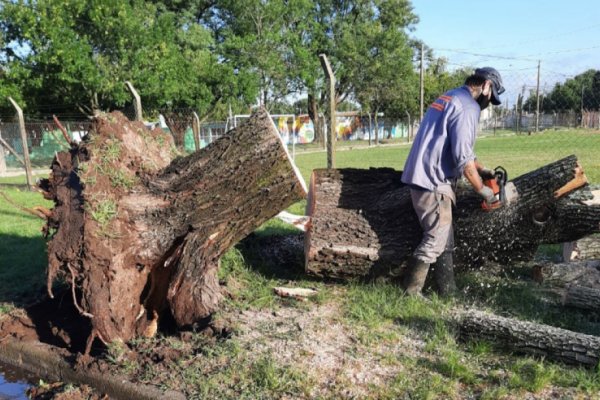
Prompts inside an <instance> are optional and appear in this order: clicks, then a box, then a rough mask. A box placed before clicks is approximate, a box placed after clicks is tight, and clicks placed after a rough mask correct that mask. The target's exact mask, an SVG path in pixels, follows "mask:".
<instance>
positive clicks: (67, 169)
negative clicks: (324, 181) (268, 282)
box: [41, 110, 306, 344]
mask: <svg viewBox="0 0 600 400" xmlns="http://www.w3.org/2000/svg"><path fill="white" fill-rule="evenodd" d="M173 152H174V150H173V141H172V139H171V137H170V136H168V135H166V134H164V133H163V132H162V130H160V129H156V130H154V131H148V130H147V129H146V128H145V127H144V125H143V124H142V123H141V122H130V121H128V120H127V119H126V118H125V117H124V116H123V115H122V114H120V113H112V114H109V115H105V116H101V117H98V118H97V119H96V120H95V121H94V127H93V129H92V130H91V132H90V135H89V136H88V138H87V139H86V140H85V141H84V142H83V143H82V144H81V145H79V146H76V147H73V148H72V149H71V151H70V152H62V153H59V154H58V155H57V157H56V159H55V160H54V162H53V164H52V174H51V176H50V179H49V180H47V181H45V182H43V183H42V184H41V187H42V189H43V190H45V192H46V193H45V196H46V197H47V198H49V199H53V200H54V201H55V208H54V209H53V212H52V216H51V217H50V219H49V221H48V224H47V227H46V232H47V234H48V236H49V238H50V239H49V242H48V256H49V268H48V290H49V292H50V293H51V288H52V283H53V281H54V280H55V278H56V277H57V276H58V275H62V276H64V277H65V279H66V281H67V282H69V283H71V285H72V286H73V295H74V297H75V298H76V301H75V304H76V306H77V307H78V309H79V311H80V313H82V314H83V315H86V316H87V317H89V318H90V320H91V323H92V327H93V331H92V337H91V338H90V342H89V343H88V344H91V340H93V337H98V338H100V339H101V340H103V341H104V342H109V341H112V340H115V339H121V340H128V339H130V338H132V337H134V336H136V335H141V334H145V335H152V334H153V333H154V332H155V330H156V324H157V319H158V318H159V316H161V315H162V313H163V311H165V310H166V309H168V310H169V311H170V312H171V314H172V315H173V317H174V319H175V321H176V322H177V324H178V325H179V326H184V325H190V324H193V323H195V322H197V321H199V320H202V319H203V318H206V317H207V316H209V315H210V314H211V313H212V312H214V311H215V310H216V308H217V304H218V301H219V298H220V292H219V283H218V280H217V269H218V266H219V258H220V257H221V255H222V254H223V253H224V252H225V251H226V250H227V249H228V248H229V247H230V246H232V245H233V244H235V243H236V242H237V241H239V240H240V239H242V238H244V237H245V236H246V235H248V234H249V233H251V232H252V231H253V230H254V229H255V228H257V227H258V226H260V225H261V224H262V223H264V222H265V221H267V220H268V219H269V218H271V217H273V216H274V215H276V214H277V213H278V212H279V211H281V210H283V209H285V208H286V207H287V206H289V205H290V204H292V203H294V202H296V201H297V200H298V199H300V198H302V197H304V195H305V193H306V189H305V185H304V182H303V181H302V178H301V176H300V175H299V174H298V172H297V171H296V169H295V167H294V166H293V164H292V163H291V161H290V159H289V155H288V154H287V150H286V149H285V146H283V143H282V142H281V139H280V137H279V135H278V132H277V130H276V128H275V126H274V125H273V122H272V120H271V118H270V116H269V115H268V113H267V112H266V111H264V110H259V111H258V112H256V113H255V114H254V115H253V116H252V117H251V118H250V119H248V120H247V121H246V122H245V123H244V124H243V125H241V126H240V127H238V128H236V129H234V130H232V131H230V132H229V134H228V135H227V136H225V137H223V138H222V139H220V140H218V141H216V142H214V143H213V144H212V145H210V146H208V147H207V148H206V149H204V150H202V151H199V152H196V153H194V154H192V155H190V156H187V157H179V158H176V159H175V160H173V161H171V157H172V156H173Z"/></svg>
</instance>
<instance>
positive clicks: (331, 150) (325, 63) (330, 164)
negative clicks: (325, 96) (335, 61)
mask: <svg viewBox="0 0 600 400" xmlns="http://www.w3.org/2000/svg"><path fill="white" fill-rule="evenodd" d="M319 59H320V60H321V66H322V67H323V70H324V71H325V75H327V80H329V121H330V122H329V132H328V137H327V169H332V168H335V160H334V156H335V133H336V131H337V130H336V127H335V123H336V121H335V75H334V74H333V70H332V69H331V65H330V64H329V60H328V59H327V56H326V55H325V54H319Z"/></svg>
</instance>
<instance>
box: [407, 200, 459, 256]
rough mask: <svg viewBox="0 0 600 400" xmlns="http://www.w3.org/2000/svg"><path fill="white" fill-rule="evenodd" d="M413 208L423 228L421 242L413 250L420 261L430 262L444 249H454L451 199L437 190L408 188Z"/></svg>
mask: <svg viewBox="0 0 600 400" xmlns="http://www.w3.org/2000/svg"><path fill="white" fill-rule="evenodd" d="M410 196H411V199H412V204H413V208H414V209H415V212H416V213H417V218H418V219H419V223H420V224H421V228H422V229H423V238H422V239H421V243H419V245H418V246H417V248H416V249H415V251H414V252H413V256H414V257H415V258H417V259H419V260H420V261H423V262H425V263H429V264H432V263H434V262H435V260H437V258H438V257H439V256H440V254H442V253H443V252H444V251H453V249H454V231H453V229H452V199H451V197H450V196H449V195H447V194H443V193H439V192H437V191H433V192H430V191H427V190H414V189H411V190H410Z"/></svg>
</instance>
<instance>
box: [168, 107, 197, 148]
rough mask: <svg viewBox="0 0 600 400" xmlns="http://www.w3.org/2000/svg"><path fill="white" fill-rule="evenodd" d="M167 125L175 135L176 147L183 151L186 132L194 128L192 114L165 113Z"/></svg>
mask: <svg viewBox="0 0 600 400" xmlns="http://www.w3.org/2000/svg"><path fill="white" fill-rule="evenodd" d="M163 115H164V117H165V123H166V124H167V127H168V128H169V130H170V131H171V134H172V135H173V140H174V141H175V146H176V147H177V148H178V149H180V150H183V148H184V147H185V131H186V130H187V128H188V127H191V126H192V119H193V117H192V114H191V113H190V114H186V115H181V113H178V112H174V111H166V112H164V113H163Z"/></svg>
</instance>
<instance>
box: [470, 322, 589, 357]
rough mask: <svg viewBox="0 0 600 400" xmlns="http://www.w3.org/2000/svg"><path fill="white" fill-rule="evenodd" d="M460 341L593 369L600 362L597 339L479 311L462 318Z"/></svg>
mask: <svg viewBox="0 0 600 400" xmlns="http://www.w3.org/2000/svg"><path fill="white" fill-rule="evenodd" d="M460 338H461V339H462V340H465V341H467V340H474V341H480V340H483V341H488V342H492V343H495V344H497V345H499V346H501V347H503V348H505V349H508V350H510V351H516V352H519V353H526V354H534V355H539V356H543V357H545V358H549V359H552V360H557V361H562V362H565V363H568V364H581V365H584V366H587V367H596V366H597V365H598V361H599V359H600V337H597V336H592V335H585V334H582V333H578V332H572V331H568V330H566V329H560V328H555V327H553V326H549V325H543V324H536V323H533V322H525V321H519V320H516V319H512V318H504V317H500V316H497V315H492V314H487V313H483V312H481V311H470V312H467V313H465V314H464V315H463V316H462V318H461V322H460Z"/></svg>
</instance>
